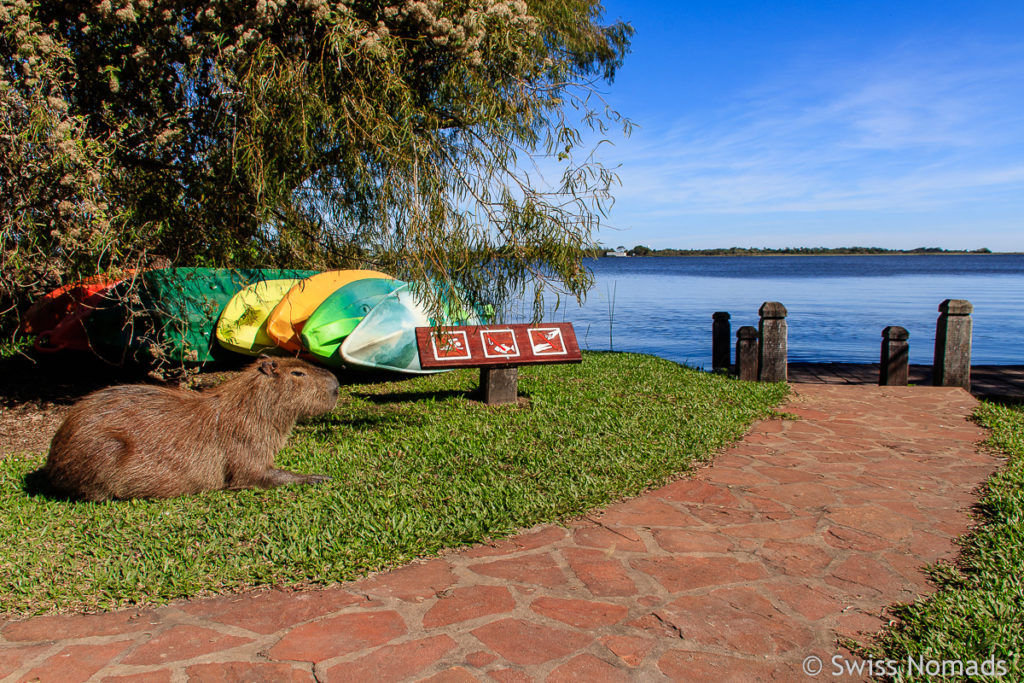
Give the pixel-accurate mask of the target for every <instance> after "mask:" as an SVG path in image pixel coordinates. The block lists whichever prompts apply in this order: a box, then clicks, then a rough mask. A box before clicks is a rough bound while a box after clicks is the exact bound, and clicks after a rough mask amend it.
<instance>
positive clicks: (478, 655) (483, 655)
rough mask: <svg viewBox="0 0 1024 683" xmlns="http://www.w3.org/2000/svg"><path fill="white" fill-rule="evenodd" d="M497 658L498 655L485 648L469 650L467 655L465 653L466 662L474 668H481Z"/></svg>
mask: <svg viewBox="0 0 1024 683" xmlns="http://www.w3.org/2000/svg"><path fill="white" fill-rule="evenodd" d="M497 658H498V656H497V655H495V654H493V653H491V652H487V651H485V650H478V651H476V652H470V653H469V654H468V655H466V664H469V665H470V666H471V667H473V668H475V669H482V668H483V667H485V666H487V665H488V664H490V663H491V662H493V661H494V660H495V659H497Z"/></svg>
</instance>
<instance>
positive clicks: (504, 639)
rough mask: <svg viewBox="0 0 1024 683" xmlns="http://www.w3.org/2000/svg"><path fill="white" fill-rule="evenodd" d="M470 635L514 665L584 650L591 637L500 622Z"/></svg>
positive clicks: (524, 623) (523, 623)
mask: <svg viewBox="0 0 1024 683" xmlns="http://www.w3.org/2000/svg"><path fill="white" fill-rule="evenodd" d="M472 633H473V635H474V636H476V637H477V638H478V639H479V640H480V642H482V643H483V644H484V645H486V646H487V647H489V648H490V649H491V650H494V651H495V652H497V653H498V654H499V655H501V656H502V657H504V658H505V659H507V660H508V661H510V662H512V663H513V664H519V665H529V664H543V663H544V662H549V661H551V660H552V659H559V658H561V657H565V656H566V655H568V654H572V653H573V652H575V651H577V650H579V649H581V648H583V647H585V646H586V645H587V644H588V643H590V642H591V640H592V638H591V637H590V636H586V635H584V634H582V633H579V632H577V631H572V630H568V629H563V628H552V627H550V626H542V625H540V624H534V623H531V622H529V621H525V620H523V619H502V620H501V621H496V622H493V623H490V624H487V625H486V626H481V627H480V628H477V629H474V630H473V631H472Z"/></svg>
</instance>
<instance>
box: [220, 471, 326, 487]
mask: <svg viewBox="0 0 1024 683" xmlns="http://www.w3.org/2000/svg"><path fill="white" fill-rule="evenodd" d="M330 480H331V478H330V477H328V476H326V475H323V474H299V473H298V472H289V471H288V470H281V469H277V468H276V467H269V468H267V469H266V470H263V471H262V472H251V473H247V475H246V476H242V477H236V478H235V479H234V480H233V481H232V482H231V484H230V485H229V486H228V487H227V488H229V489H253V488H259V489H272V488H276V487H278V486H285V485H287V484H322V483H323V482H325V481H330Z"/></svg>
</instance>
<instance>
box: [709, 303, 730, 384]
mask: <svg viewBox="0 0 1024 683" xmlns="http://www.w3.org/2000/svg"><path fill="white" fill-rule="evenodd" d="M711 319H712V320H713V321H714V322H712V323H711V369H712V370H714V371H716V372H729V356H730V355H731V352H732V349H730V348H729V346H730V342H731V341H732V332H731V326H730V324H729V314H728V313H726V312H725V311H718V312H716V313H713V314H711Z"/></svg>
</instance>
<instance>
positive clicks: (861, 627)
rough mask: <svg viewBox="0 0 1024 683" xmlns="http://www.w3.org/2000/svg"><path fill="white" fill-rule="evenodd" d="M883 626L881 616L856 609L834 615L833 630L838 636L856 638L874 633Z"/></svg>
mask: <svg viewBox="0 0 1024 683" xmlns="http://www.w3.org/2000/svg"><path fill="white" fill-rule="evenodd" d="M883 626H885V620H884V619H882V618H881V617H879V616H877V615H873V614H865V613H863V612H860V611H856V610H851V611H849V612H844V613H842V614H838V615H836V617H835V632H836V636H838V637H839V638H856V637H857V636H862V635H868V634H874V633H877V632H878V631H879V630H881V628H882V627H883Z"/></svg>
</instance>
